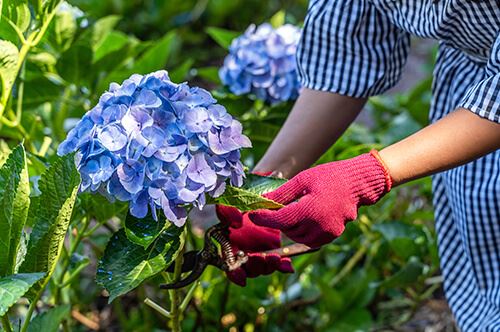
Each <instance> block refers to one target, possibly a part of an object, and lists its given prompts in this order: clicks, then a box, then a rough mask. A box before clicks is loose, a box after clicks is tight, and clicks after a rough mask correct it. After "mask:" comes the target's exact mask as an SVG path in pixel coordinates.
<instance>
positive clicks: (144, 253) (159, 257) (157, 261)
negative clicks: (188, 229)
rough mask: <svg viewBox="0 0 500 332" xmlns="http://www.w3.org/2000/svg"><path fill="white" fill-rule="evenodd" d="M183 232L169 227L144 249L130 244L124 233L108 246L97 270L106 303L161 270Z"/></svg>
mask: <svg viewBox="0 0 500 332" xmlns="http://www.w3.org/2000/svg"><path fill="white" fill-rule="evenodd" d="M183 232H184V228H178V227H176V226H174V225H171V226H169V227H168V228H167V229H166V230H165V231H164V232H163V233H162V234H161V235H160V236H158V238H157V239H156V240H155V241H154V242H153V244H151V246H150V247H149V248H147V249H144V247H142V246H140V245H137V244H135V243H132V242H130V241H129V240H128V239H127V235H126V234H125V230H123V229H121V230H119V231H118V232H116V233H115V234H114V235H113V236H112V237H111V239H110V240H109V242H108V245H107V246H106V250H105V251H104V256H103V257H102V259H101V261H100V262H99V266H98V269H97V276H96V280H97V282H98V283H99V284H100V285H102V286H103V287H104V288H106V290H107V291H108V292H109V295H110V297H109V302H111V301H113V300H114V299H115V298H116V297H118V296H120V295H123V294H125V293H127V292H129V291H131V290H132V289H134V288H136V287H137V286H139V285H140V284H141V283H142V282H143V281H144V280H146V279H148V278H150V277H152V276H154V275H156V274H158V273H160V272H161V271H163V270H165V269H166V268H167V266H168V265H170V263H171V262H172V261H173V260H174V259H175V258H176V257H177V255H178V253H179V250H180V248H181V247H182V243H183V241H184V236H183Z"/></svg>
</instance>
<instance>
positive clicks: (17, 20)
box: [2, 0, 31, 32]
mask: <svg viewBox="0 0 500 332" xmlns="http://www.w3.org/2000/svg"><path fill="white" fill-rule="evenodd" d="M2 10H3V16H6V17H7V18H9V20H11V21H12V22H13V23H14V24H15V25H16V26H17V28H18V29H19V30H20V31H21V32H24V31H26V29H28V27H29V25H30V22H31V13H30V9H29V7H28V3H27V1H25V0H9V1H7V3H6V6H5V7H4V8H3V9H2Z"/></svg>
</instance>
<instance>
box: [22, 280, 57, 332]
mask: <svg viewBox="0 0 500 332" xmlns="http://www.w3.org/2000/svg"><path fill="white" fill-rule="evenodd" d="M49 280H50V278H47V279H46V280H45V281H44V283H43V285H42V287H41V288H40V291H38V294H37V295H36V297H35V298H34V299H33V301H31V303H30V306H29V308H28V313H27V314H26V318H25V319H24V323H23V326H22V328H21V332H26V330H27V329H28V325H29V324H30V321H31V316H33V311H34V310H35V308H36V304H37V303H38V301H39V300H40V298H41V297H42V294H43V290H44V289H45V287H47V284H48V283H49Z"/></svg>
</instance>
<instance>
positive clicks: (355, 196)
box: [249, 151, 392, 247]
mask: <svg viewBox="0 0 500 332" xmlns="http://www.w3.org/2000/svg"><path fill="white" fill-rule="evenodd" d="M391 186H392V181H391V178H390V176H389V173H388V171H387V169H386V167H385V166H384V165H383V163H382V161H381V160H380V158H379V157H378V154H377V152H376V151H372V152H370V153H366V154H363V155H360V156H358V157H355V158H352V159H348V160H342V161H336V162H331V163H327V164H323V165H319V166H316V167H313V168H310V169H308V170H305V171H303V172H301V173H299V174H297V175H296V176H295V177H293V178H292V179H291V180H290V181H288V182H286V183H285V184H283V185H282V186H281V187H279V188H278V189H276V190H275V191H272V192H269V193H267V194H265V195H264V196H265V197H267V198H269V199H271V200H273V201H276V202H279V203H281V204H285V205H286V206H285V207H283V208H281V209H279V210H256V211H251V212H249V218H250V220H251V221H253V222H254V223H256V224H257V225H260V226H265V227H271V228H275V229H279V230H281V231H282V232H283V233H284V234H286V235H287V236H288V237H289V238H290V239H292V240H294V241H296V242H300V243H304V244H306V245H308V246H310V247H320V246H322V245H324V244H326V243H329V242H331V241H333V240H334V239H335V238H337V237H338V236H340V235H341V234H342V232H343V231H344V228H345V224H346V223H347V222H348V221H351V220H354V219H356V217H357V211H358V208H359V206H361V205H371V204H374V203H376V202H377V201H378V200H379V199H380V198H381V197H382V196H384V194H386V193H387V192H389V191H390V189H391ZM297 200H298V201H297Z"/></svg>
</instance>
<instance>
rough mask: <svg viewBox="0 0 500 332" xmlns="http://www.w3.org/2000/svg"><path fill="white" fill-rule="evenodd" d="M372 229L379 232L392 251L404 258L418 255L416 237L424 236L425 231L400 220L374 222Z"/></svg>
mask: <svg viewBox="0 0 500 332" xmlns="http://www.w3.org/2000/svg"><path fill="white" fill-rule="evenodd" d="M373 230H374V231H377V232H379V233H380V234H381V235H382V236H383V237H384V239H386V240H387V242H389V245H390V246H391V248H392V250H393V251H394V253H396V255H398V256H400V257H402V258H403V259H405V260H406V259H408V258H410V257H411V256H415V255H418V251H419V245H418V244H417V239H419V238H425V233H424V232H423V231H422V230H421V229H420V228H418V227H417V226H415V225H411V224H405V223H404V222H401V221H390V222H384V223H380V224H375V225H373Z"/></svg>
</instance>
